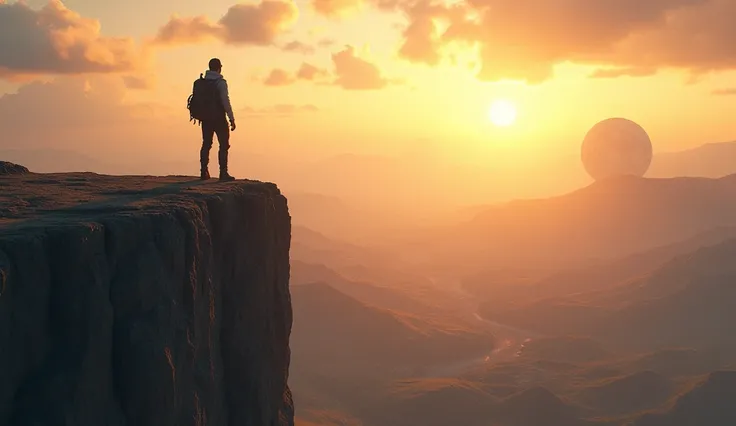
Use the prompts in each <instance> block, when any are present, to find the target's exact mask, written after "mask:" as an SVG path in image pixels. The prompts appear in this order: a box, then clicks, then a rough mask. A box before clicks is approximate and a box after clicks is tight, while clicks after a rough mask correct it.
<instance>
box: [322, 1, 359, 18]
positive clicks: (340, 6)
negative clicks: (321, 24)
mask: <svg viewBox="0 0 736 426" xmlns="http://www.w3.org/2000/svg"><path fill="white" fill-rule="evenodd" d="M311 5H312V9H314V11H315V12H317V13H318V14H320V15H322V16H326V17H330V18H332V17H337V16H341V15H345V14H347V13H349V12H353V11H355V10H357V9H360V7H361V6H362V5H363V1H362V0H311Z"/></svg>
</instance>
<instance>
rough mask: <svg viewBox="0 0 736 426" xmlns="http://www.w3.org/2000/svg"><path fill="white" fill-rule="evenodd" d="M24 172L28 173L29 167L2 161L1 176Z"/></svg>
mask: <svg viewBox="0 0 736 426" xmlns="http://www.w3.org/2000/svg"><path fill="white" fill-rule="evenodd" d="M24 173H28V169H27V168H26V167H25V166H21V165H19V164H14V163H9V162H7V161H0V176H3V175H22V174H24Z"/></svg>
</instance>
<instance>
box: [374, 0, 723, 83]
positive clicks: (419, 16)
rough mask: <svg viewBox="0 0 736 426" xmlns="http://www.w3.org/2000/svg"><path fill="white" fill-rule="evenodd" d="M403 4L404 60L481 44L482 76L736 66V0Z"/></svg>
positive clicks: (427, 59)
mask: <svg viewBox="0 0 736 426" xmlns="http://www.w3.org/2000/svg"><path fill="white" fill-rule="evenodd" d="M384 6H385V5H384ZM395 6H396V7H397V8H399V9H400V10H401V11H403V12H404V14H405V15H406V17H407V23H406V25H405V26H404V28H403V42H402V45H401V47H400V49H399V55H400V56H401V57H403V58H404V59H406V60H409V61H411V62H415V63H424V64H428V65H437V64H438V63H439V62H440V61H441V60H442V59H443V58H444V56H445V55H444V49H445V47H447V46H448V45H449V44H451V43H466V44H467V45H470V46H473V45H475V46H478V48H479V59H480V70H479V71H478V74H477V77H478V79H480V80H487V81H497V80H502V79H516V80H526V81H529V82H532V83H536V82H541V81H544V80H546V79H548V78H550V77H551V76H552V75H553V69H554V66H555V65H556V64H558V63H561V62H566V61H571V62H575V63H586V64H594V65H604V64H605V65H608V66H615V67H621V68H625V69H629V70H644V69H649V70H657V69H660V68H666V67H674V68H681V69H686V70H689V71H690V72H692V73H703V72H708V71H713V70H725V69H732V68H736V54H734V50H733V46H734V45H736V26H734V25H733V24H732V17H733V16H736V2H734V1H733V0H650V1H640V0H598V1H590V0H528V1H524V2H520V1H513V0H465V1H462V2H459V3H454V4H453V5H452V6H448V5H446V4H440V3H431V2H429V1H423V0H420V1H419V2H416V3H413V4H406V3H401V4H397V5H395ZM610 73H614V72H613V71H612V72H603V71H602V72H601V74H603V75H606V74H610ZM614 74H615V73H614Z"/></svg>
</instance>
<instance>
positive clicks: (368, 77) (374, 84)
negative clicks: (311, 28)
mask: <svg viewBox="0 0 736 426" xmlns="http://www.w3.org/2000/svg"><path fill="white" fill-rule="evenodd" d="M331 58H332V64H333V71H332V72H330V71H328V70H326V69H323V68H319V67H317V66H315V65H312V64H310V63H307V62H303V63H302V64H301V66H300V67H299V69H297V71H296V72H294V73H290V72H288V71H286V70H284V69H281V68H274V69H272V70H271V71H270V72H269V74H268V75H267V76H266V78H265V79H263V84H265V85H266V86H287V85H290V84H294V83H296V82H297V81H299V80H306V81H311V82H313V83H317V84H325V85H331V86H338V87H341V88H342V89H345V90H378V89H382V88H384V87H386V86H388V85H389V84H393V83H396V84H399V83H402V81H400V80H398V79H388V78H386V77H384V76H383V73H382V72H381V70H380V69H379V68H378V66H377V65H376V64H374V63H372V62H369V61H367V60H365V59H363V58H360V57H358V56H357V54H356V52H355V48H354V47H353V46H346V47H345V49H343V50H341V51H339V52H337V53H333V54H332V56H331Z"/></svg>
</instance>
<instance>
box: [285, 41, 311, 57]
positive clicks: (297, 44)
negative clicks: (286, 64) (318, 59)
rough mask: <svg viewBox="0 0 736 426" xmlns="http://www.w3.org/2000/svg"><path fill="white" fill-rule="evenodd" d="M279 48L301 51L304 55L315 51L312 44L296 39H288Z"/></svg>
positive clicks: (286, 50)
mask: <svg viewBox="0 0 736 426" xmlns="http://www.w3.org/2000/svg"><path fill="white" fill-rule="evenodd" d="M281 50H283V51H285V52H298V53H303V54H305V55H311V54H313V53H314V52H315V51H316V49H315V48H314V46H310V45H308V44H306V43H302V42H301V41H298V40H294V41H290V42H288V43H286V44H285V45H283V46H281Z"/></svg>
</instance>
